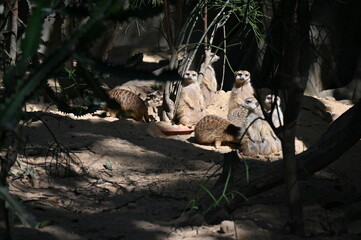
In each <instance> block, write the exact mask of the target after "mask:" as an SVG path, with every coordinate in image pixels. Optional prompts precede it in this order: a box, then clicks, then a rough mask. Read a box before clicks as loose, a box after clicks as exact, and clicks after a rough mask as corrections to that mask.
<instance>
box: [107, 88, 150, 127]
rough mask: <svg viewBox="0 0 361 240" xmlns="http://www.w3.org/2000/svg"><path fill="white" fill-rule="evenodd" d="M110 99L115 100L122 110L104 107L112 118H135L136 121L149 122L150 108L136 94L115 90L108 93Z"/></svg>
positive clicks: (119, 89) (124, 90)
mask: <svg viewBox="0 0 361 240" xmlns="http://www.w3.org/2000/svg"><path fill="white" fill-rule="evenodd" d="M108 95H109V98H111V99H114V100H115V101H116V102H117V103H118V104H119V105H120V109H121V110H114V109H110V108H109V107H106V106H105V107H104V108H105V109H106V110H107V111H108V112H109V115H110V116H111V117H118V118H119V117H122V113H125V117H131V118H134V119H135V120H136V121H142V120H145V121H147V117H148V107H147V105H146V104H145V103H144V101H143V100H142V99H141V98H140V97H139V96H138V95H137V94H135V93H133V92H131V91H129V90H126V89H121V88H114V89H111V90H109V91H108Z"/></svg>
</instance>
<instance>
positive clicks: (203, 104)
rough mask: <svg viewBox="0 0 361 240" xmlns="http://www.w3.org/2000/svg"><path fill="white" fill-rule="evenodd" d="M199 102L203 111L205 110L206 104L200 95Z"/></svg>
mask: <svg viewBox="0 0 361 240" xmlns="http://www.w3.org/2000/svg"><path fill="white" fill-rule="evenodd" d="M198 104H199V107H200V109H201V111H203V110H204V106H205V103H204V99H203V97H200V98H199V101H198Z"/></svg>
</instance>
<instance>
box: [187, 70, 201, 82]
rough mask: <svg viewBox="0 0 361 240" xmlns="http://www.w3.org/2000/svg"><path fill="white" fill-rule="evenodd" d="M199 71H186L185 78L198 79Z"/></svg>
mask: <svg viewBox="0 0 361 240" xmlns="http://www.w3.org/2000/svg"><path fill="white" fill-rule="evenodd" d="M197 77H198V73H197V72H195V71H186V72H185V73H184V79H185V80H192V81H197Z"/></svg>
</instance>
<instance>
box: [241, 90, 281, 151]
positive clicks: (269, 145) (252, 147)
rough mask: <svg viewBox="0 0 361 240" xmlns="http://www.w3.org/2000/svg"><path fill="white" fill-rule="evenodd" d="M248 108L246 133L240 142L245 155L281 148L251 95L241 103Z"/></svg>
mask: <svg viewBox="0 0 361 240" xmlns="http://www.w3.org/2000/svg"><path fill="white" fill-rule="evenodd" d="M242 106H243V107H244V108H246V109H247V110H248V115H247V117H246V124H247V126H248V128H247V133H246V135H245V137H244V138H243V139H242V142H241V150H242V152H243V153H244V154H245V155H257V154H261V155H268V154H271V153H276V152H279V151H280V150H281V142H280V140H279V139H278V138H277V136H276V134H275V133H274V132H273V130H272V128H271V126H270V125H269V124H268V122H267V121H265V120H264V116H263V113H262V109H261V106H260V105H259V103H258V101H257V100H256V99H255V98H253V97H251V98H246V99H245V102H244V103H243V104H242Z"/></svg>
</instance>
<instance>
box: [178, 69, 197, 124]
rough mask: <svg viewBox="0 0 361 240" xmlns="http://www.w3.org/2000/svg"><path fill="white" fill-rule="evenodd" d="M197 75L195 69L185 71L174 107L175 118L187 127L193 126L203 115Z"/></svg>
mask: <svg viewBox="0 0 361 240" xmlns="http://www.w3.org/2000/svg"><path fill="white" fill-rule="evenodd" d="M197 76H198V74H197V73H196V72H195V71H187V72H186V73H185V74H184V78H183V81H182V90H181V92H180V96H179V103H178V106H177V109H176V119H177V120H178V122H179V123H180V124H182V125H185V126H187V127H192V126H194V125H195V124H197V122H198V121H199V120H200V119H201V118H202V117H203V116H204V100H203V95H202V92H201V89H200V87H199V84H198V82H197Z"/></svg>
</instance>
